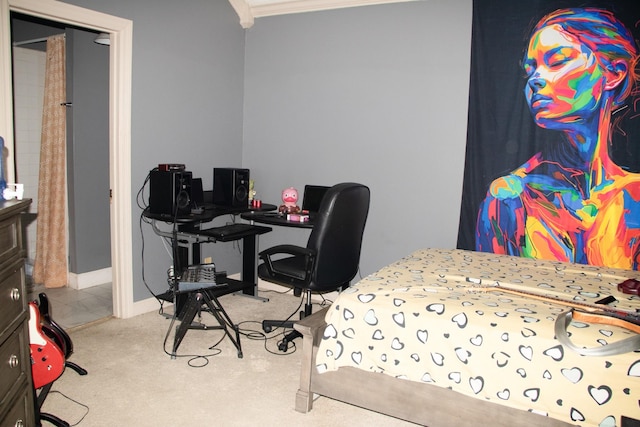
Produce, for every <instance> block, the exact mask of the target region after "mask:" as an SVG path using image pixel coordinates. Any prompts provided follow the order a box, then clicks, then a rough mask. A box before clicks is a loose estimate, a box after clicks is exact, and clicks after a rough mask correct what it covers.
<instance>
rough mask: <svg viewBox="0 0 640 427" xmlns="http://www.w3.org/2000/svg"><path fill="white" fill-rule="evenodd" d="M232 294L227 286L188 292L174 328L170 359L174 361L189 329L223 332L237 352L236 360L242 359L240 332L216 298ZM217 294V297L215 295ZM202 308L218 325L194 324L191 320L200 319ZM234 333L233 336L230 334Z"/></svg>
mask: <svg viewBox="0 0 640 427" xmlns="http://www.w3.org/2000/svg"><path fill="white" fill-rule="evenodd" d="M231 292H234V289H233V288H230V287H228V286H223V287H220V288H217V289H208V290H198V291H190V292H188V297H187V301H186V303H185V304H184V307H183V308H182V311H181V313H180V316H179V317H180V319H181V320H180V325H178V327H177V328H176V335H175V338H174V341H173V350H172V353H171V358H172V359H175V357H176V352H177V350H178V347H179V346H180V343H181V342H182V339H183V338H184V335H185V334H186V333H187V330H189V329H205V330H209V329H214V330H219V329H220V330H224V333H225V335H227V336H228V337H229V339H230V340H231V342H232V343H233V345H234V346H235V347H236V349H237V350H238V358H240V359H242V347H241V346H240V331H239V328H238V326H236V325H234V324H233V321H232V320H231V318H230V317H229V315H228V314H227V312H226V311H225V310H224V308H223V307H222V305H221V304H220V302H219V301H218V296H222V295H226V294H227V293H231ZM216 294H219V295H216ZM203 306H206V309H205V311H208V312H209V313H211V315H213V317H215V318H216V320H217V321H218V325H214V326H207V325H204V324H201V323H197V324H194V323H193V319H194V318H195V316H196V314H198V317H200V313H201V312H202V309H203ZM231 331H233V332H234V334H232V333H231Z"/></svg>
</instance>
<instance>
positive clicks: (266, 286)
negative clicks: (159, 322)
mask: <svg viewBox="0 0 640 427" xmlns="http://www.w3.org/2000/svg"><path fill="white" fill-rule="evenodd" d="M229 277H230V278H232V279H236V280H240V273H237V274H231V275H229ZM261 290H262V291H275V292H286V291H288V290H291V288H289V287H287V286H280V285H276V284H275V283H271V282H266V281H264V280H262V279H258V296H263V295H260V291H261ZM337 296H338V292H329V293H326V294H322V296H320V295H315V294H314V295H312V297H311V300H312V301H313V302H316V303H321V302H323V298H322V297H324V299H326V300H330V301H335V299H336V298H337ZM163 307H164V308H168V307H173V304H172V303H169V302H166V303H165V304H164V305H163ZM159 309H160V304H159V303H158V300H156V299H155V298H153V297H151V298H147V299H144V300H141V301H137V302H135V303H134V304H133V315H134V316H138V315H140V314H145V313H149V312H151V311H158V310H159Z"/></svg>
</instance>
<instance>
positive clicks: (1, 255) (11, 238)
mask: <svg viewBox="0 0 640 427" xmlns="http://www.w3.org/2000/svg"><path fill="white" fill-rule="evenodd" d="M21 255H22V230H21V229H20V215H15V216H12V217H10V218H6V219H3V220H0V268H1V266H2V265H3V264H5V263H6V262H7V261H9V260H11V258H12V257H19V256H21Z"/></svg>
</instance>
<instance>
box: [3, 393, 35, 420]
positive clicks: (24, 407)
mask: <svg viewBox="0 0 640 427" xmlns="http://www.w3.org/2000/svg"><path fill="white" fill-rule="evenodd" d="M27 387H30V386H25V387H23V389H22V390H21V391H20V393H19V394H18V396H17V398H16V400H15V401H14V402H13V403H12V406H11V409H9V412H7V414H6V415H5V416H4V418H3V419H1V420H0V427H30V426H33V425H35V412H34V407H33V405H34V403H33V396H32V395H31V393H29V392H28V390H27Z"/></svg>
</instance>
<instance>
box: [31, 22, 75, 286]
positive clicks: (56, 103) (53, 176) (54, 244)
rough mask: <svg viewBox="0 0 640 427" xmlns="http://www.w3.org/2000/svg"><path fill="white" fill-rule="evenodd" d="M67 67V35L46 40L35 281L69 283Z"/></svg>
mask: <svg viewBox="0 0 640 427" xmlns="http://www.w3.org/2000/svg"><path fill="white" fill-rule="evenodd" d="M65 102H66V70H65V37H64V34H61V35H57V36H52V37H49V38H48V39H47V60H46V68H45V84H44V108H43V113H42V141H41V146H40V174H39V178H38V222H37V224H38V225H37V231H36V257H35V262H34V266H33V281H34V282H35V283H38V284H44V285H45V287H47V288H59V287H63V286H66V285H67V272H68V265H67V231H66V230H67V227H66V221H67V211H66V204H67V201H66V194H67V180H66V141H67V134H66V127H67V126H66V122H67V120H66V114H67V113H66V107H65V106H64V103H65Z"/></svg>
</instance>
